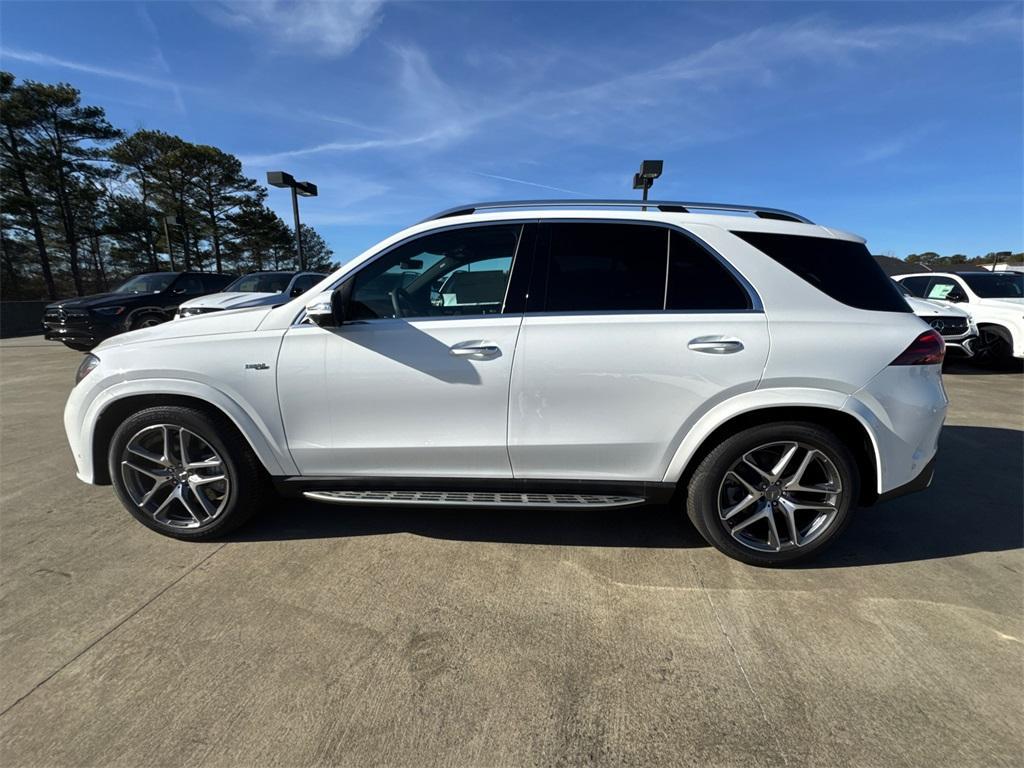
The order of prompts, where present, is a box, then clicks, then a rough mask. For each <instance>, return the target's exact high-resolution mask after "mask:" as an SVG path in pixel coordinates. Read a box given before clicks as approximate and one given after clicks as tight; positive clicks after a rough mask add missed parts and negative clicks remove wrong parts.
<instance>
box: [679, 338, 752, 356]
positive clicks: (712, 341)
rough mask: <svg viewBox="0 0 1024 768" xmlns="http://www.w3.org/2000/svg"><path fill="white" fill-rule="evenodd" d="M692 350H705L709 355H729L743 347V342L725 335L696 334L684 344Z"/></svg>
mask: <svg viewBox="0 0 1024 768" xmlns="http://www.w3.org/2000/svg"><path fill="white" fill-rule="evenodd" d="M686 346H687V348H688V349H692V350H693V351H694V352H706V353H707V354H709V355H731V354H732V353H733V352H739V351H740V350H742V349H743V342H742V341H740V340H739V339H733V338H729V337H726V336H698V337H697V338H696V339H692V340H691V341H690V343H689V344H687V345H686Z"/></svg>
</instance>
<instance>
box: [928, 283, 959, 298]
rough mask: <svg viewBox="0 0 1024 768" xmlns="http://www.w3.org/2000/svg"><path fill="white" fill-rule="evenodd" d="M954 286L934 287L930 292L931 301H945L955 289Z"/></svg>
mask: <svg viewBox="0 0 1024 768" xmlns="http://www.w3.org/2000/svg"><path fill="white" fill-rule="evenodd" d="M955 287H956V286H954V285H953V284H951V283H950V284H947V285H933V286H932V288H931V290H930V291H928V298H929V299H945V298H946V297H947V296H949V294H950V293H951V292H952V291H953V288H955Z"/></svg>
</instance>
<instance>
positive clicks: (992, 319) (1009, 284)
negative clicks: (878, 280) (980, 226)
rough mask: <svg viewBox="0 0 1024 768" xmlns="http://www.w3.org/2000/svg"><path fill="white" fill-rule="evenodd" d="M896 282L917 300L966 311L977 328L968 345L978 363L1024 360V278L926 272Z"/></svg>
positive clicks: (1003, 274) (1007, 274) (900, 277)
mask: <svg viewBox="0 0 1024 768" xmlns="http://www.w3.org/2000/svg"><path fill="white" fill-rule="evenodd" d="M893 279H894V280H898V281H899V283H900V285H902V286H903V287H904V288H906V289H907V290H908V291H910V292H911V293H912V294H914V295H915V296H920V297H921V298H923V299H928V300H929V301H935V302H939V303H942V304H945V305H947V306H956V307H959V308H961V309H963V310H966V311H967V312H968V313H969V314H970V316H971V318H972V319H973V320H974V322H975V324H976V325H977V327H978V334H979V335H978V338H977V339H976V340H974V341H972V342H970V345H969V351H970V352H972V353H973V354H974V356H975V358H976V359H977V360H978V361H980V362H991V363H1002V362H1006V361H1008V360H1009V359H1010V358H1012V357H1016V358H1024V274H1021V273H1020V272H925V273H921V274H916V275H897V276H896V277H894V278H893Z"/></svg>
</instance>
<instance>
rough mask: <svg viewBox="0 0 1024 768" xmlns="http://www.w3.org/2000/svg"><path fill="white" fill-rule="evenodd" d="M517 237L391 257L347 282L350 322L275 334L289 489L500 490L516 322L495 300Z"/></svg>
mask: <svg viewBox="0 0 1024 768" xmlns="http://www.w3.org/2000/svg"><path fill="white" fill-rule="evenodd" d="M529 226H530V225H522V224H495V225H490V226H473V227H456V228H452V229H448V230H443V231H440V232H434V233H431V234H428V235H425V236H422V237H420V238H417V239H415V240H413V241H410V242H407V243H405V244H402V245H399V246H398V247H396V248H394V249H393V250H391V251H388V252H386V253H384V254H383V255H381V256H380V257H378V258H376V259H374V260H372V261H370V262H368V263H367V264H366V265H364V266H363V267H361V268H360V271H359V273H358V274H357V275H356V277H355V284H354V287H353V292H352V307H353V312H354V315H355V319H354V320H353V321H351V322H346V323H345V324H344V325H342V326H340V327H338V328H330V329H328V328H320V327H317V326H315V325H309V324H303V325H297V326H295V327H293V328H291V329H290V330H289V331H288V333H287V334H286V335H285V339H284V342H283V344H282V349H281V356H280V359H279V361H278V380H279V391H280V400H281V410H282V416H283V419H284V424H285V430H286V432H287V436H288V444H289V447H290V449H291V452H292V456H293V458H294V460H295V462H296V464H297V465H298V466H299V469H300V471H301V472H302V474H303V475H363V476H397V477H430V476H445V477H494V478H502V477H510V476H511V466H510V463H509V458H508V450H507V445H506V429H507V422H508V387H509V379H510V376H511V370H512V359H513V352H514V350H515V345H516V339H517V336H518V333H519V326H520V324H521V322H522V311H521V306H520V307H519V308H518V311H513V308H512V306H511V304H509V303H508V302H507V300H506V299H507V297H506V293H507V288H508V285H509V279H510V275H511V273H512V270H513V269H515V266H514V262H515V261H516V254H517V248H518V247H519V244H520V241H521V240H522V239H523V238H522V235H523V231H524V229H526V228H529Z"/></svg>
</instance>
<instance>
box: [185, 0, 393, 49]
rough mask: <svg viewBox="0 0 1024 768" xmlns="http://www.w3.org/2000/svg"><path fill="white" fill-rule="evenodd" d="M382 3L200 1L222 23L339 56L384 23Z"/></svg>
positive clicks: (292, 45)
mask: <svg viewBox="0 0 1024 768" xmlns="http://www.w3.org/2000/svg"><path fill="white" fill-rule="evenodd" d="M382 6H383V0H357V1H356V2H285V1H284V0H248V1H244V2H225V3H204V4H200V5H199V6H198V7H199V9H200V10H201V11H202V12H203V13H205V14H206V16H207V17H208V18H210V19H211V20H213V21H215V22H217V23H219V24H223V25H225V26H230V27H235V28H237V29H252V30H254V31H256V32H258V33H260V34H261V35H262V41H263V42H264V43H265V42H266V41H267V40H271V41H273V44H274V45H277V46H279V49H280V50H282V51H287V52H290V53H295V52H300V53H302V52H308V53H313V54H315V55H318V56H326V57H338V56H345V55H347V54H349V53H351V52H352V51H354V50H355V49H356V48H357V47H358V46H359V44H360V43H361V42H362V41H363V39H364V38H365V37H366V36H367V35H368V34H370V32H372V31H373V29H374V27H376V26H377V24H378V23H380V20H381V9H382Z"/></svg>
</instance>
